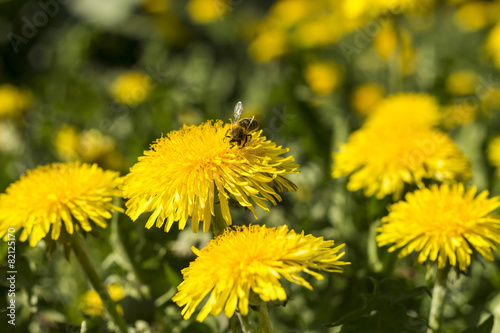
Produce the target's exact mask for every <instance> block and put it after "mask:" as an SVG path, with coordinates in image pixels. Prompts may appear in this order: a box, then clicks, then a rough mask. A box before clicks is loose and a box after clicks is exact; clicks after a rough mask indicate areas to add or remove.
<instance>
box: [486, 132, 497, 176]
mask: <svg viewBox="0 0 500 333" xmlns="http://www.w3.org/2000/svg"><path fill="white" fill-rule="evenodd" d="M488 158H489V160H490V162H491V164H492V165H493V166H494V167H495V168H497V175H498V176H499V177H500V136H497V137H496V138H494V139H493V140H491V142H490V144H489V145H488Z"/></svg>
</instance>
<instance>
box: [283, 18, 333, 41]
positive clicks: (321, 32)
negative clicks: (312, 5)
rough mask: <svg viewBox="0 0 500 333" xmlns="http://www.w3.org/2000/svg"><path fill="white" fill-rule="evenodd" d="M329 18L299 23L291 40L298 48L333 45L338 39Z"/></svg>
mask: <svg viewBox="0 0 500 333" xmlns="http://www.w3.org/2000/svg"><path fill="white" fill-rule="evenodd" d="M331 22H332V19H331V18H330V17H329V16H320V17H314V18H313V19H309V20H307V21H304V22H301V23H300V24H299V25H298V26H297V27H296V28H295V30H294V31H293V39H294V41H295V43H296V44H297V45H298V46H299V47H300V48H305V49H307V48H314V47H321V46H324V45H328V44H331V43H333V42H334V41H336V40H337V38H339V37H340V35H339V34H338V33H336V31H335V30H334V28H335V27H334V26H332V24H331Z"/></svg>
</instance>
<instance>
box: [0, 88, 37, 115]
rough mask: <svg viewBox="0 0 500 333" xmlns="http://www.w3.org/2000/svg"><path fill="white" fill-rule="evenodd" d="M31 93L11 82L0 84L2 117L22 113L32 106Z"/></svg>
mask: <svg viewBox="0 0 500 333" xmlns="http://www.w3.org/2000/svg"><path fill="white" fill-rule="evenodd" d="M31 99H32V97H31V94H30V93H29V92H27V91H24V90H21V89H19V88H17V87H14V86H13V85H10V84H3V85H0V118H3V117H7V116H9V117H14V116H17V115H20V114H21V113H22V112H23V111H25V110H27V109H28V108H29V107H30V106H31Z"/></svg>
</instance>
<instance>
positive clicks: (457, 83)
mask: <svg viewBox="0 0 500 333" xmlns="http://www.w3.org/2000/svg"><path fill="white" fill-rule="evenodd" d="M477 83H478V77H477V74H476V73H475V72H473V71H466V70H464V71H458V72H454V73H452V74H450V76H448V78H447V79H446V84H445V87H446V91H448V92H449V93H450V94H452V95H454V96H461V95H473V94H474V93H475V92H476V85H477Z"/></svg>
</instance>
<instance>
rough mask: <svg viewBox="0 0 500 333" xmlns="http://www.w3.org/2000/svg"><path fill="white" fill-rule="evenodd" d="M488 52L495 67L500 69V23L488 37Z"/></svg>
mask: <svg viewBox="0 0 500 333" xmlns="http://www.w3.org/2000/svg"><path fill="white" fill-rule="evenodd" d="M486 52H488V54H489V55H490V56H491V57H492V58H493V62H494V64H495V66H496V67H497V68H500V23H497V25H495V26H494V27H493V29H491V31H490V33H489V34H488V37H486Z"/></svg>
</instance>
